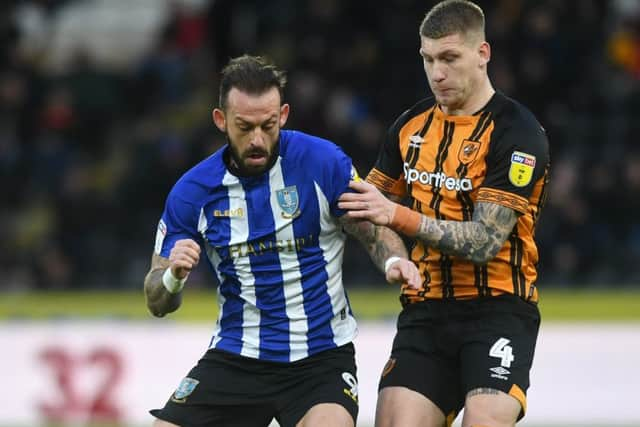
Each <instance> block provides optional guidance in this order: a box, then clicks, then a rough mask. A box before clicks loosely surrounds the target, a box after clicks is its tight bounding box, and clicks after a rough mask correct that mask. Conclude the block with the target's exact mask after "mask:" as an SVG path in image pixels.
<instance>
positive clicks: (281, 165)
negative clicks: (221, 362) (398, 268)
mask: <svg viewBox="0 0 640 427" xmlns="http://www.w3.org/2000/svg"><path fill="white" fill-rule="evenodd" d="M226 149H227V148H226V147H224V148H222V149H220V150H218V151H217V152H216V153H214V154H213V155H211V156H210V157H208V158H207V159H205V160H203V161H202V162H200V163H199V164H198V165H196V166H195V167H193V168H192V169H191V170H189V171H188V172H187V173H185V174H184V175H183V176H182V177H181V178H180V180H178V182H177V183H176V184H175V186H174V187H173V189H172V190H171V192H170V193H169V196H168V199H167V202H166V206H165V210H164V213H163V215H162V219H161V220H160V223H159V225H158V232H157V235H156V245H155V252H156V253H157V254H159V255H161V256H163V257H168V256H169V253H170V251H171V248H172V247H173V246H174V244H175V242H176V241H177V240H179V239H185V238H190V239H194V240H196V241H197V242H198V243H199V244H200V246H201V248H202V253H203V255H204V254H206V258H207V259H208V261H209V263H210V265H211V267H213V269H214V271H215V273H216V274H217V276H218V279H219V282H220V286H219V287H218V304H219V308H220V310H219V317H218V322H217V327H216V331H215V334H214V336H213V338H212V340H211V343H210V348H217V349H220V350H224V351H228V352H232V353H236V354H240V355H242V356H247V357H251V358H257V359H263V360H272V361H280V362H289V361H295V360H299V359H302V358H305V357H307V356H310V355H312V354H315V353H318V352H320V351H324V350H327V349H331V348H334V347H337V346H341V345H343V344H346V343H348V342H351V341H352V339H353V338H354V337H355V334H356V322H355V319H354V318H353V315H352V313H351V308H350V306H349V301H348V300H347V296H346V293H345V290H344V288H343V285H342V257H343V250H344V242H345V238H346V237H345V235H344V233H343V231H342V228H341V226H340V224H339V222H338V220H337V217H339V216H340V215H342V214H343V211H341V210H339V209H338V207H337V199H338V197H339V196H340V194H342V193H343V192H345V191H348V183H349V180H350V179H351V178H352V177H353V175H352V174H353V173H355V170H354V169H353V167H352V164H351V159H350V158H349V157H347V156H346V155H345V154H344V153H343V152H342V150H341V149H340V148H338V147H337V146H336V145H334V144H333V143H331V142H329V141H326V140H323V139H320V138H317V137H314V136H311V135H307V134H304V133H301V132H297V131H287V130H282V131H281V132H280V155H279V157H278V159H277V161H276V162H275V164H274V165H273V167H272V168H271V169H270V170H269V171H268V172H265V173H264V174H262V175H260V176H256V177H238V176H235V175H232V174H231V173H230V172H229V170H228V169H227V167H226V165H225V163H224V161H223V154H224V151H225V150H226Z"/></svg>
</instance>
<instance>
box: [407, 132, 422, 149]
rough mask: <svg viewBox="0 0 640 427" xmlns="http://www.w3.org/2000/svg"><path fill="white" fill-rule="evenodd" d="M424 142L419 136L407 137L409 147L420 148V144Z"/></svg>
mask: <svg viewBox="0 0 640 427" xmlns="http://www.w3.org/2000/svg"><path fill="white" fill-rule="evenodd" d="M423 142H424V138H422V137H421V136H420V135H411V136H410V137H409V147H413V148H420V144H422V143H423Z"/></svg>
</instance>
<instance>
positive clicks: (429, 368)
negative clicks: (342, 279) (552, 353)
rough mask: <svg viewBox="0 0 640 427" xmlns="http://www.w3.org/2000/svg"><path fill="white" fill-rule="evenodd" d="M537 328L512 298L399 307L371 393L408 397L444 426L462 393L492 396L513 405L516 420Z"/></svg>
mask: <svg viewBox="0 0 640 427" xmlns="http://www.w3.org/2000/svg"><path fill="white" fill-rule="evenodd" d="M539 326H540V313H539V311H538V307H537V306H536V305H534V304H531V303H529V302H526V301H524V300H522V299H521V298H519V297H516V296H514V295H500V296H495V297H484V298H477V299H470V300H427V301H422V302H417V303H413V304H407V305H406V306H405V307H404V309H403V310H402V312H401V313H400V316H399V317H398V325H397V333H396V337H395V339H394V341H393V348H392V350H391V357H390V359H389V361H388V362H387V364H386V366H385V367H384V369H383V372H382V377H381V379H380V386H379V388H380V389H382V388H384V387H390V386H402V387H407V388H409V389H411V390H414V391H416V392H418V393H420V394H422V395H424V396H426V397H427V398H428V399H429V400H431V401H432V402H433V403H435V404H436V405H437V406H438V407H439V408H440V409H441V410H442V412H443V413H444V414H445V416H446V417H447V419H448V420H452V419H453V418H455V416H456V414H457V413H458V412H459V411H460V410H461V409H462V407H463V405H464V400H465V396H466V395H467V393H468V392H469V391H471V390H474V389H477V388H492V389H497V390H500V391H503V392H505V393H507V394H509V395H511V396H513V397H514V398H515V399H517V400H518V402H520V406H521V408H522V410H521V412H520V416H519V418H522V417H523V416H524V413H525V411H526V408H527V400H526V391H527V389H528V388H529V371H530V370H531V364H532V362H533V354H534V351H535V346H536V340H537V337H538V328H539Z"/></svg>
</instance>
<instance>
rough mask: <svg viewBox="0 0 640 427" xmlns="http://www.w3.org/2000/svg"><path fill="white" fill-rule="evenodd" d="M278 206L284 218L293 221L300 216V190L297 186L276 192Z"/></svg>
mask: <svg viewBox="0 0 640 427" xmlns="http://www.w3.org/2000/svg"><path fill="white" fill-rule="evenodd" d="M276 197H277V199H278V205H280V209H282V212H281V214H282V217H283V218H287V219H291V218H296V217H297V216H298V215H300V206H299V203H300V199H299V197H298V189H297V188H296V186H295V185H290V186H289V187H285V188H282V189H280V190H277V191H276Z"/></svg>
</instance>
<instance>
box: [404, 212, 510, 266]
mask: <svg viewBox="0 0 640 427" xmlns="http://www.w3.org/2000/svg"><path fill="white" fill-rule="evenodd" d="M517 220H518V215H517V213H516V212H515V211H514V210H513V209H510V208H507V207H505V206H501V205H497V204H495V203H484V202H480V203H478V204H476V206H475V209H474V212H473V219H472V221H444V220H436V219H433V218H430V217H427V216H425V215H423V216H422V219H421V222H420V229H419V231H418V235H417V236H416V237H417V238H418V239H420V240H423V241H424V242H426V243H427V244H428V245H429V246H431V247H434V248H436V249H438V250H440V251H442V252H445V253H448V254H452V255H456V256H460V257H462V258H466V259H469V260H471V261H473V262H474V263H477V264H484V263H486V262H488V261H490V260H491V259H493V258H494V257H495V256H496V255H497V253H498V252H499V251H500V248H502V246H503V245H504V242H505V240H506V239H507V237H508V236H509V233H510V232H511V230H513V226H514V225H515V224H516V221H517Z"/></svg>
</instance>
